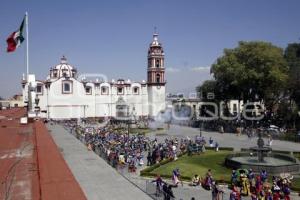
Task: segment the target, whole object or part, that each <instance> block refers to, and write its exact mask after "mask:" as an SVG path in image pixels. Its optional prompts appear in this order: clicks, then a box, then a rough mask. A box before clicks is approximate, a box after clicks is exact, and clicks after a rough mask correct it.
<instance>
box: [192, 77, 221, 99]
mask: <svg viewBox="0 0 300 200" xmlns="http://www.w3.org/2000/svg"><path fill="white" fill-rule="evenodd" d="M216 84H217V82H216V81H215V80H206V81H204V82H203V83H202V85H199V86H197V87H196V91H197V93H198V94H199V95H200V96H201V97H202V98H203V99H204V100H207V94H208V93H214V94H215V95H216V94H217V93H218V91H217V85H216Z"/></svg>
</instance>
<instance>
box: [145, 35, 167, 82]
mask: <svg viewBox="0 0 300 200" xmlns="http://www.w3.org/2000/svg"><path fill="white" fill-rule="evenodd" d="M164 57H165V53H164V50H163V47H162V45H161V43H159V42H158V34H157V33H156V31H155V33H154V34H153V41H152V42H151V44H150V46H149V50H148V70H147V71H148V79H147V80H148V84H149V85H156V86H164V85H165V66H164Z"/></svg>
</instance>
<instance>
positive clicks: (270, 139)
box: [268, 135, 273, 146]
mask: <svg viewBox="0 0 300 200" xmlns="http://www.w3.org/2000/svg"><path fill="white" fill-rule="evenodd" d="M272 143H273V139H272V136H271V135H268V146H272Z"/></svg>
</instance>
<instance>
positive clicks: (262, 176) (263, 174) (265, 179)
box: [260, 169, 268, 183]
mask: <svg viewBox="0 0 300 200" xmlns="http://www.w3.org/2000/svg"><path fill="white" fill-rule="evenodd" d="M260 176H261V181H262V182H263V183H264V182H266V181H267V179H268V173H267V171H266V170H264V169H263V170H262V171H261V173H260Z"/></svg>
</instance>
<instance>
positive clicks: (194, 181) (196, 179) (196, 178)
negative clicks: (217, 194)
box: [190, 174, 201, 186]
mask: <svg viewBox="0 0 300 200" xmlns="http://www.w3.org/2000/svg"><path fill="white" fill-rule="evenodd" d="M200 183H201V181H200V178H199V176H198V174H195V176H194V177H193V179H192V183H191V184H190V186H198V185H200Z"/></svg>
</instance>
